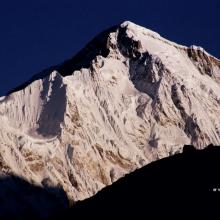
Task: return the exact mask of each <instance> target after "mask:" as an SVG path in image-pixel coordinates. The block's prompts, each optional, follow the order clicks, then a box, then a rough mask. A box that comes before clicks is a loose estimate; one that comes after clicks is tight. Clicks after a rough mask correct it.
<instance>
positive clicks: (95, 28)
mask: <svg viewBox="0 0 220 220" xmlns="http://www.w3.org/2000/svg"><path fill="white" fill-rule="evenodd" d="M219 10H220V1H218V0H209V1H197V0H195V1H190V0H185V1H175V0H167V1H165V0H157V1H146V0H135V1H125V0H124V1H119V0H117V1H116V0H111V1H101V0H99V1H97V0H93V1H85V0H81V1H75V0H74V1H72V0H62V1H58V0H53V1H52V0H48V1H45V0H38V1H28V0H20V1H16V0H14V1H1V3H0V28H1V29H0V69H1V74H0V75H1V81H0V95H4V94H5V93H6V92H7V91H8V90H10V89H12V88H13V87H16V86H17V85H19V84H21V83H23V82H24V81H26V80H28V79H29V78H30V77H31V76H32V75H34V74H36V73H38V72H39V71H41V70H43V69H44V68H47V67H49V66H51V65H54V64H58V63H61V62H62V61H64V60H65V59H68V58H70V57H71V56H73V55H74V54H75V53H76V52H77V51H79V50H80V49H81V48H83V47H84V46H85V44H86V43H87V42H88V41H89V40H91V38H93V37H94V36H95V35H97V34H98V33H99V32H100V31H102V30H103V29H106V28H108V27H110V26H112V25H115V24H118V23H121V22H123V21H125V20H130V21H132V22H135V23H137V24H139V25H142V26H144V27H147V28H149V29H152V30H154V31H156V32H158V33H160V35H162V36H163V37H165V38H167V39H169V40H172V41H175V42H177V43H180V44H184V45H192V44H194V45H200V46H202V47H203V48H205V49H206V50H207V51H208V52H209V53H211V54H213V55H214V56H216V57H218V58H220V44H219V39H220V29H219V20H220V14H219Z"/></svg>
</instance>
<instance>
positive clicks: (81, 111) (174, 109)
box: [0, 21, 220, 204]
mask: <svg viewBox="0 0 220 220" xmlns="http://www.w3.org/2000/svg"><path fill="white" fill-rule="evenodd" d="M219 94H220V60H218V59H217V58H215V57H213V56H211V55H210V54H208V53H207V52H206V51H204V49H202V48H201V47H196V46H191V47H185V46H181V45H178V44H176V43H173V42H171V41H168V40H166V39H164V38H162V37H161V36H160V35H159V34H157V33H155V32H153V31H151V30H148V29H146V28H143V27H140V26H138V25H136V24H134V23H132V22H128V21H126V22H123V23H122V24H120V25H117V26H114V27H112V28H110V29H108V30H106V31H104V32H102V33H101V34H99V35H98V36H97V37H95V38H94V39H93V40H92V41H91V42H90V43H88V45H87V46H86V47H85V48H84V49H83V50H82V51H80V52H79V53H78V54H77V55H76V56H74V57H73V58H71V59H70V60H68V61H66V62H64V63H62V64H60V65H56V66H53V67H50V68H49V69H47V70H45V71H42V72H41V73H40V74H38V75H36V76H34V77H33V78H32V79H30V80H29V81H27V82H26V83H24V84H23V85H21V86H19V87H18V88H16V89H14V90H12V91H10V92H9V93H8V95H7V96H5V97H1V98H0V141H1V143H0V146H1V147H0V167H1V169H0V174H1V176H5V177H7V176H10V175H14V176H18V177H20V178H23V179H24V180H25V181H27V182H29V183H32V184H35V185H36V186H41V187H56V188H62V189H63V190H64V191H65V193H66V194H67V196H68V199H69V201H70V203H71V204H72V203H75V202H76V201H78V200H84V199H86V198H88V197H91V196H93V195H94V194H96V193H97V192H98V191H99V190H101V189H102V188H104V187H105V186H107V185H111V184H112V183H113V182H115V181H116V180H118V179H119V178H121V177H123V176H124V175H125V174H128V173H131V172H132V171H134V170H136V169H138V168H141V167H143V166H145V165H146V164H149V163H150V162H152V161H156V160H158V159H161V158H164V157H168V156H170V155H173V154H176V153H181V152H182V149H183V146H184V145H185V144H192V145H194V146H195V147H196V148H197V149H203V148H204V147H205V146H207V145H208V144H211V143H212V144H214V145H219V144H220V118H219V114H220V108H219V106H220V96H219Z"/></svg>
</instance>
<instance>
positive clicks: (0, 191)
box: [0, 176, 69, 220]
mask: <svg viewBox="0 0 220 220" xmlns="http://www.w3.org/2000/svg"><path fill="white" fill-rule="evenodd" d="M68 204H69V203H68V198H67V196H66V193H65V192H64V191H63V189H61V188H52V187H47V186H44V188H42V187H38V186H35V185H32V184H30V183H29V182H27V181H25V180H23V179H21V178H19V177H16V176H6V177H0V219H1V220H3V219H5V220H6V219H7V220H9V219H11V220H14V219H16V220H24V219H33V220H35V219H36V220H37V219H47V218H48V217H49V216H51V215H52V213H53V214H56V213H58V212H60V211H61V210H62V209H65V208H67V207H68Z"/></svg>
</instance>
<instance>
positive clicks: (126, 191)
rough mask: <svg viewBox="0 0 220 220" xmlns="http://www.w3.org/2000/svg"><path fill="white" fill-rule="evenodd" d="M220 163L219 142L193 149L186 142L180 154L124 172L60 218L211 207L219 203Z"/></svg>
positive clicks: (159, 212) (99, 216)
mask: <svg viewBox="0 0 220 220" xmlns="http://www.w3.org/2000/svg"><path fill="white" fill-rule="evenodd" d="M219 167H220V148H219V146H213V145H209V146H208V147H207V148H206V149H204V150H196V149H195V148H194V147H193V146H192V145H186V146H184V152H183V153H182V154H178V155H174V156H171V157H169V158H165V159H161V160H159V161H156V162H153V163H151V164H149V165H147V166H145V167H143V168H141V169H139V170H137V171H135V172H133V173H131V174H128V175H126V176H125V177H124V178H122V179H120V180H119V181H117V182H116V183H114V184H113V185H111V186H109V187H106V188H104V189H103V190H101V191H100V192H99V193H98V194H96V195H95V196H94V197H91V198H89V199H87V200H84V201H82V202H78V203H77V204H76V205H75V207H74V208H72V209H71V210H69V211H68V212H65V214H64V215H62V216H63V219H73V218H74V219H87V216H88V217H89V218H90V219H103V218H104V216H107V217H108V218H111V219H116V218H118V217H119V216H120V217H123V218H125V217H127V218H129V219H130V218H132V217H133V216H134V217H135V218H132V219H136V218H137V217H139V216H140V217H144V216H145V217H146V216H149V215H153V216H155V217H156V216H158V215H159V216H160V215H161V216H163V217H165V216H174V213H175V212H174V211H178V210H179V213H180V214H181V215H183V214H185V213H191V212H193V213H197V211H198V213H197V214H198V215H200V214H201V213H202V212H203V211H204V210H203V208H204V209H205V210H208V209H209V208H210V207H211V208H213V210H214V204H216V205H217V204H219V201H220V192H218V189H219V190H220V176H219ZM215 191H216V192H215ZM216 199H217V200H216ZM197 208H198V210H197ZM164 210H165V212H163V211H164ZM210 214H212V213H210ZM64 216H65V217H64ZM145 217H144V218H143V219H145Z"/></svg>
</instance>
